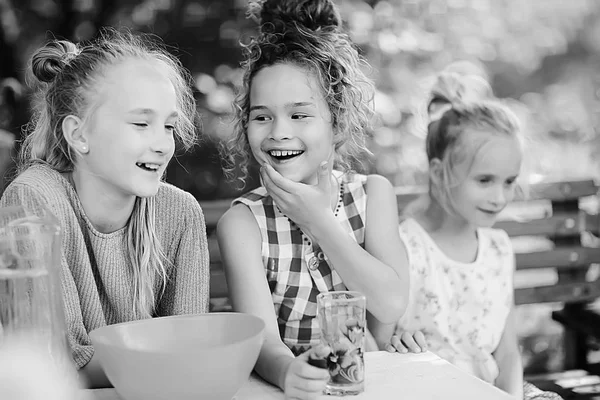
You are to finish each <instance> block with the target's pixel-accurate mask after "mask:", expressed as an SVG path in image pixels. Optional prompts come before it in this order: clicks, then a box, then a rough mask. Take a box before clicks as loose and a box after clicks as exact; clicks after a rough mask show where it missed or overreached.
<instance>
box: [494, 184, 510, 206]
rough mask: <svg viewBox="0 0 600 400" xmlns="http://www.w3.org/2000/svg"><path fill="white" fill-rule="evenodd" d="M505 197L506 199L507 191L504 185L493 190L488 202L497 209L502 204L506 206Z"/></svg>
mask: <svg viewBox="0 0 600 400" xmlns="http://www.w3.org/2000/svg"><path fill="white" fill-rule="evenodd" d="M507 197H508V193H507V189H506V188H505V187H504V185H497V186H496V187H495V188H494V192H493V194H492V197H491V199H490V201H491V203H492V204H493V205H494V206H496V207H499V206H503V205H504V204H506V199H507Z"/></svg>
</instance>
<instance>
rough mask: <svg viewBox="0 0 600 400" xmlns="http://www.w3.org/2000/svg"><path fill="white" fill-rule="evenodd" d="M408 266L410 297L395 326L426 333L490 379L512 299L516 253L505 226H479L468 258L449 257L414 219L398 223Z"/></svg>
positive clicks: (457, 361)
mask: <svg viewBox="0 0 600 400" xmlns="http://www.w3.org/2000/svg"><path fill="white" fill-rule="evenodd" d="M399 230H400V237H401V239H402V241H403V242H404V244H405V246H406V249H407V252H408V258H409V265H410V296H409V304H408V308H407V310H406V312H405V314H404V315H403V316H402V318H401V319H400V321H399V323H398V324H399V328H400V329H402V330H405V331H409V332H415V331H417V330H420V331H422V332H423V333H424V335H425V337H426V340H427V345H428V348H429V350H431V351H432V352H434V353H436V354H437V355H439V356H440V357H442V358H444V359H446V360H447V361H449V362H450V363H452V364H454V365H456V366H457V367H459V368H461V369H463V370H465V371H467V372H469V373H471V374H473V375H475V376H477V377H479V378H481V379H483V380H485V381H487V382H489V383H493V382H494V380H495V379H496V377H497V376H498V366H497V364H496V362H495V360H494V357H493V356H492V353H493V352H494V351H495V350H496V348H497V346H498V343H499V342H500V338H501V336H502V333H503V331H504V325H505V323H506V320H507V317H508V314H509V312H510V309H511V307H512V304H513V284H512V281H513V274H514V269H515V262H514V253H513V250H512V246H511V243H510V239H509V237H508V235H507V234H506V232H505V231H503V230H499V229H491V228H485V229H478V231H477V235H478V240H479V247H478V250H477V257H476V259H475V261H473V262H472V263H462V262H458V261H455V260H452V259H450V258H449V257H447V256H446V255H445V254H444V253H443V252H442V251H441V249H440V248H439V247H438V246H437V245H436V243H435V242H434V240H433V239H432V238H431V236H429V234H428V233H427V232H426V231H425V229H423V228H422V227H421V225H419V223H418V222H417V221H415V220H414V219H406V220H404V221H403V222H402V223H401V224H400V228H399Z"/></svg>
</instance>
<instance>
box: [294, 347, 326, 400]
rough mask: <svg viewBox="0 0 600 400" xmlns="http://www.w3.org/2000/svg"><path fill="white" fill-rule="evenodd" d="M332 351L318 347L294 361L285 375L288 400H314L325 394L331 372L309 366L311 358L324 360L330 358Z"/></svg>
mask: <svg viewBox="0 0 600 400" xmlns="http://www.w3.org/2000/svg"><path fill="white" fill-rule="evenodd" d="M329 353H331V349H330V348H329V347H327V346H322V345H319V346H316V347H314V348H312V349H310V350H308V351H307V352H305V353H302V354H300V355H299V356H298V357H296V358H295V359H294V361H292V363H291V364H290V366H289V367H288V370H287V373H286V375H285V381H284V382H285V383H284V388H283V391H284V392H285V398H286V399H287V400H313V399H318V398H319V397H320V396H321V395H322V394H323V389H325V385H326V384H327V381H328V380H329V371H328V370H327V369H326V368H319V367H315V366H313V365H311V364H309V361H308V360H309V357H310V358H312V359H313V360H315V359H317V360H322V359H325V358H326V357H327V356H329Z"/></svg>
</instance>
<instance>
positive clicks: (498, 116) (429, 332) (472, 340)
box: [375, 71, 560, 399]
mask: <svg viewBox="0 0 600 400" xmlns="http://www.w3.org/2000/svg"><path fill="white" fill-rule="evenodd" d="M486 97H487V98H486ZM428 112H429V115H430V121H431V122H430V123H429V126H428V133H427V139H426V151H427V156H428V159H429V167H430V171H429V178H430V190H429V194H428V195H427V196H426V197H425V198H423V199H421V200H418V201H417V202H416V203H413V204H412V205H409V206H408V207H407V210H406V211H405V214H406V215H407V218H406V219H404V220H403V221H402V222H401V223H400V237H401V238H402V241H403V242H404V244H405V246H406V249H407V252H408V258H409V261H410V282H411V287H410V296H409V298H410V300H409V304H408V307H407V309H406V312H405V314H404V315H403V316H402V318H401V319H400V320H399V322H398V323H397V326H396V332H395V334H393V335H392V333H394V327H393V326H392V327H391V328H389V330H387V333H386V334H382V332H385V331H386V330H383V331H378V332H375V334H376V336H377V337H378V339H379V340H380V341H381V340H383V341H387V342H388V343H389V345H388V346H389V350H390V351H396V350H397V351H400V352H407V351H408V350H410V351H414V352H420V351H421V350H424V349H425V348H427V349H429V350H430V351H433V352H434V353H436V354H438V355H439V356H440V357H442V358H444V359H446V360H448V361H449V362H451V363H452V364H454V365H456V366H457V367H459V368H461V369H463V370H465V371H467V372H469V373H471V374H473V375H475V376H477V377H478V378H480V379H482V380H484V381H487V382H489V383H491V384H494V385H496V386H497V387H498V388H500V389H502V390H504V391H506V392H508V393H510V394H512V395H514V396H515V397H516V398H519V399H522V398H525V399H560V396H558V395H556V394H555V393H550V392H542V391H540V390H538V389H537V388H535V387H534V386H533V385H531V384H525V385H524V382H523V367H522V363H521V355H520V353H519V348H518V344H517V336H516V331H515V321H514V316H513V313H512V310H513V308H514V300H513V290H514V289H513V285H512V281H513V274H514V269H515V261H514V253H513V250H512V247H511V243H510V239H509V237H508V235H507V234H506V232H504V231H503V230H500V229H493V228H492V226H493V225H494V223H495V222H496V220H497V217H498V214H499V213H500V212H501V211H502V209H503V208H504V207H505V206H506V205H507V204H508V203H509V202H510V201H512V199H513V196H514V193H515V188H516V186H515V185H516V179H517V176H518V175H519V172H520V169H521V161H522V148H521V145H520V140H519V132H518V123H517V120H516V117H515V116H514V115H513V113H512V112H511V111H510V110H509V109H507V108H506V107H504V106H503V105H502V104H500V102H499V101H498V100H495V99H492V98H491V88H490V87H489V85H488V84H487V82H486V81H485V80H483V79H482V78H479V77H477V76H470V75H466V76H461V75H459V74H457V73H455V72H448V71H445V72H444V73H442V74H441V75H440V76H439V77H438V80H437V83H436V85H435V86H434V89H433V94H432V97H431V100H430V102H429V107H428Z"/></svg>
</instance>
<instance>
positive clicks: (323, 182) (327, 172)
mask: <svg viewBox="0 0 600 400" xmlns="http://www.w3.org/2000/svg"><path fill="white" fill-rule="evenodd" d="M329 165H330V163H329V162H326V161H323V162H322V163H321V164H320V165H319V172H318V174H317V179H318V180H317V186H319V187H320V188H321V189H322V190H323V191H324V192H329V189H330V188H331V169H330V168H329Z"/></svg>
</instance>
